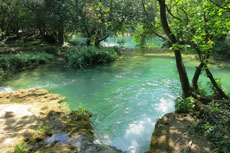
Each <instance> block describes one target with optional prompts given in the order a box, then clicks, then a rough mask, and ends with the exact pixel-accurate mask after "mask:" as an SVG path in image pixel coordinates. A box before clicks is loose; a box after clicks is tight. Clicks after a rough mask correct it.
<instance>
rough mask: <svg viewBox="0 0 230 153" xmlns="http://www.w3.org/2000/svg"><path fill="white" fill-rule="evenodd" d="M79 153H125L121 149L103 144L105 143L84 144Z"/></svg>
mask: <svg viewBox="0 0 230 153" xmlns="http://www.w3.org/2000/svg"><path fill="white" fill-rule="evenodd" d="M78 153H123V152H122V151H121V150H117V149H116V148H115V147H111V146H107V145H103V144H93V143H91V144H84V145H82V146H81V148H80V150H79V152H78Z"/></svg>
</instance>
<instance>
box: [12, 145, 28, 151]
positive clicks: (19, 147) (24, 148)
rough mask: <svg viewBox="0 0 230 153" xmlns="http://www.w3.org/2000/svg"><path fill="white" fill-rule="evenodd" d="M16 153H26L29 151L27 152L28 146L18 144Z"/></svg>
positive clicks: (15, 148)
mask: <svg viewBox="0 0 230 153" xmlns="http://www.w3.org/2000/svg"><path fill="white" fill-rule="evenodd" d="M14 152H15V153H26V152H27V150H26V146H25V144H24V143H22V144H18V145H16V146H15V147H14Z"/></svg>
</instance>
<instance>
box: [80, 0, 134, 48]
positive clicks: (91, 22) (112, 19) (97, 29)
mask: <svg viewBox="0 0 230 153" xmlns="http://www.w3.org/2000/svg"><path fill="white" fill-rule="evenodd" d="M76 4H77V8H78V14H79V28H80V32H81V33H83V35H84V36H86V37H87V42H86V44H87V46H89V45H91V44H92V43H93V44H94V45H95V46H97V47H98V46H99V45H100V42H101V41H104V40H106V38H108V37H109V36H112V35H115V34H117V33H118V32H121V31H122V30H123V29H124V28H125V25H126V24H128V22H129V21H130V20H131V19H132V18H135V15H136V12H135V10H134V9H133V8H135V7H133V6H134V3H133V2H132V1H131V0H126V1H124V0H108V1H102V0H84V1H83V0H82V1H81V0H78V1H76Z"/></svg>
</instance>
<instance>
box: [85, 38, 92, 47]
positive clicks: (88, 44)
mask: <svg viewBox="0 0 230 153" xmlns="http://www.w3.org/2000/svg"><path fill="white" fill-rule="evenodd" d="M90 45H91V37H88V38H87V41H86V46H90Z"/></svg>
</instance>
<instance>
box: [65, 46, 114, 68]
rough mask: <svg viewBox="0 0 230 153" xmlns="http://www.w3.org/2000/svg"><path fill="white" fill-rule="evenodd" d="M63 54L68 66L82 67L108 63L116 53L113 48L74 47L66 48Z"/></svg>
mask: <svg viewBox="0 0 230 153" xmlns="http://www.w3.org/2000/svg"><path fill="white" fill-rule="evenodd" d="M64 56H65V58H66V60H67V62H68V64H69V65H70V66H73V67H79V68H83V67H87V66H93V65H99V64H105V63H110V62H112V61H113V60H115V59H116V58H117V56H118V55H117V51H116V49H114V48H96V47H82V48H77V47H76V48H70V49H68V50H67V52H66V53H65V55H64Z"/></svg>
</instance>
